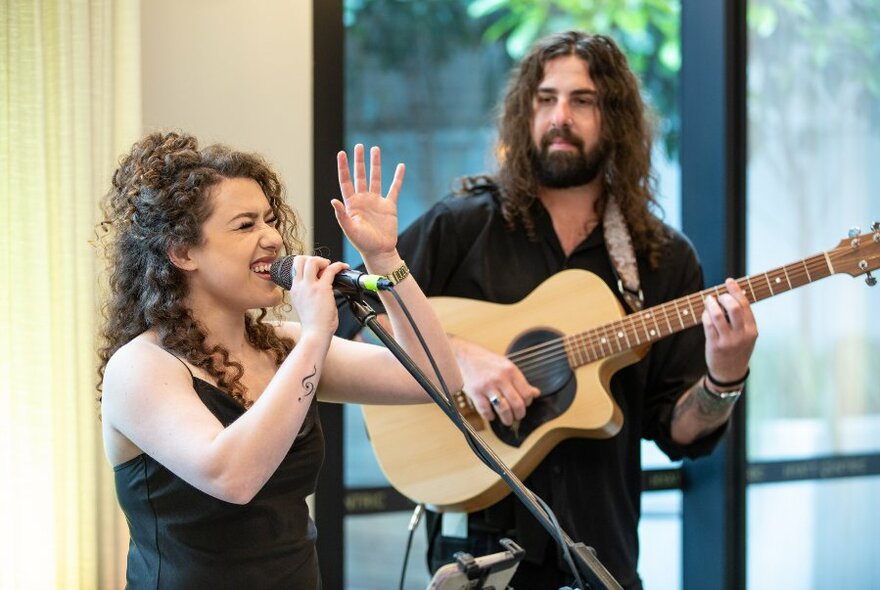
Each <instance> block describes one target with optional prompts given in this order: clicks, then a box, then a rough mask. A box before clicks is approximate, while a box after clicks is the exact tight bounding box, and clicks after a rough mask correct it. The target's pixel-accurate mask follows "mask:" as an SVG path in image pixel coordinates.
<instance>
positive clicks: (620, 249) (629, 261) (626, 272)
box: [602, 196, 645, 311]
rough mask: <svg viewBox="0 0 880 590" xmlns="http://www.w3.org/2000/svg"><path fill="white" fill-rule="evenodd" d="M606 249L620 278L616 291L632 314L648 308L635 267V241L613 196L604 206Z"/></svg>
mask: <svg viewBox="0 0 880 590" xmlns="http://www.w3.org/2000/svg"><path fill="white" fill-rule="evenodd" d="M602 225H603V226H604V230H603V234H604V235H605V248H607V250H608V257H609V258H610V259H611V267H612V268H613V269H614V272H615V274H616V275H617V290H618V291H620V294H621V295H622V296H623V300H624V301H625V302H626V304H627V305H628V306H629V308H630V310H632V311H640V310H641V309H642V308H643V307H644V305H645V295H644V293H642V288H641V284H640V283H639V269H638V266H636V252H635V248H633V243H632V237H631V236H630V235H629V229H628V228H627V227H626V220H625V219H624V218H623V211H621V210H620V205H619V204H618V203H617V199H615V198H614V196H610V197H609V198H608V199H606V202H605V213H604V214H603V216H602Z"/></svg>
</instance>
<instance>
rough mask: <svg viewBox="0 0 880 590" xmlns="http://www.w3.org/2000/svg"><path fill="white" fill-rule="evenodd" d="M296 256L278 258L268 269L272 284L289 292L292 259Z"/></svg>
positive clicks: (291, 277)
mask: <svg viewBox="0 0 880 590" xmlns="http://www.w3.org/2000/svg"><path fill="white" fill-rule="evenodd" d="M294 258H296V256H285V257H283V258H279V259H278V260H276V261H275V262H273V263H272V265H271V266H270V267H269V275H270V276H271V277H272V282H273V283H275V284H276V285H278V286H280V287H281V288H283V289H287V290H288V291H289V290H290V286H291V285H292V284H293V259H294Z"/></svg>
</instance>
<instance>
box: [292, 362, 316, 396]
mask: <svg viewBox="0 0 880 590" xmlns="http://www.w3.org/2000/svg"><path fill="white" fill-rule="evenodd" d="M317 374H318V366H317V365H314V366H313V367H312V372H311V373H310V374H308V375H306V376H305V377H303V380H302V387H303V391H304V392H305V393H304V394H303V395H301V396H300V397H298V398H297V401H300V402H301V401H303V400H304V399H305V398H307V397H310V396H312V395H313V394H314V393H315V382H314V381H313V379H312V378H313V377H314V376H315V375H317Z"/></svg>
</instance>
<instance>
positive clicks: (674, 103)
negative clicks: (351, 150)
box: [344, 0, 681, 590]
mask: <svg viewBox="0 0 880 590" xmlns="http://www.w3.org/2000/svg"><path fill="white" fill-rule="evenodd" d="M573 4H574V3H571V2H567V1H565V0H551V1H547V2H541V3H534V2H524V1H517V0H510V1H508V2H478V1H473V0H448V1H447V0H444V1H424V2H393V1H391V0H346V2H345V3H344V7H345V26H346V47H345V56H346V57H345V63H346V67H345V97H346V98H345V129H346V144H347V145H348V146H349V147H350V146H352V145H353V144H355V143H358V142H361V143H364V144H366V145H367V146H369V145H379V146H381V147H382V150H383V161H384V162H385V163H386V168H390V167H391V166H392V165H393V164H394V163H396V162H399V161H402V162H405V163H406V165H407V177H406V181H405V183H404V190H403V192H402V195H401V199H400V218H401V228H403V227H405V226H406V225H408V224H409V223H410V222H411V221H412V220H413V219H414V218H415V217H416V216H418V215H419V214H420V213H422V212H423V211H424V210H425V209H426V208H427V207H429V206H430V205H432V204H433V203H435V202H436V201H438V200H439V199H441V198H443V197H444V196H446V195H447V194H449V193H450V191H451V189H452V187H453V183H454V180H455V179H456V178H458V177H461V176H463V175H467V174H476V173H481V172H488V171H491V170H492V169H493V168H494V160H493V156H492V143H493V140H494V134H495V127H494V121H495V116H496V114H497V112H496V110H495V107H496V104H497V103H498V101H499V99H500V97H501V96H502V92H503V89H504V84H505V82H506V80H507V77H508V74H509V71H510V68H511V66H512V65H513V64H514V63H515V62H516V61H517V59H518V58H519V57H521V56H522V55H523V53H524V52H525V51H526V50H527V49H528V47H529V46H530V45H531V43H532V41H534V40H535V39H537V38H539V37H541V36H543V35H544V34H546V33H549V32H552V31H558V30H565V29H568V28H579V29H583V30H587V31H594V32H601V33H605V34H610V35H612V36H613V37H615V38H616V39H617V40H618V42H619V43H620V44H621V45H622V46H623V47H624V49H625V51H626V52H627V55H628V56H629V59H630V61H631V64H632V66H633V68H634V69H635V70H636V71H637V73H638V74H639V75H640V77H641V79H642V81H643V87H644V92H645V96H646V99H647V100H648V102H649V103H650V104H651V105H652V106H653V107H654V110H655V111H656V114H657V118H656V120H657V142H656V150H655V151H656V153H655V168H656V171H657V178H658V185H659V193H660V195H659V196H660V198H661V202H662V206H663V213H664V215H665V220H666V221H667V222H668V223H670V224H671V225H673V226H676V227H679V226H680V223H681V214H680V206H679V203H680V198H679V193H680V189H679V176H680V174H679V165H678V144H679V131H680V116H679V112H678V72H679V67H680V62H681V52H680V46H679V21H680V15H679V11H680V7H679V2H678V0H668V1H657V0H654V1H644V2H632V1H623V0H617V1H613V2H604V3H601V9H599V8H598V7H590V6H589V4H590V3H583V4H584V5H583V6H581V7H580V8H572V6H573ZM595 4H596V5H597V6H598V5H599V4H600V3H595ZM346 260H347V261H349V262H352V263H354V262H357V259H356V253H355V252H354V251H352V250H351V249H348V250H346ZM344 411H345V443H344V444H345V467H344V481H345V486H346V488H347V489H348V490H350V491H353V492H354V491H357V490H363V489H374V488H381V487H383V486H387V485H388V484H387V481H386V480H385V478H384V476H383V475H382V473H381V471H380V469H379V467H378V465H377V463H376V461H375V459H374V458H373V455H372V451H371V448H370V446H369V441H368V440H367V438H366V436H365V434H364V427H363V423H362V419H361V414H360V410H359V408H357V407H354V406H350V407H346V408H345V410H344ZM643 462H644V464H645V466H646V467H666V468H668V467H674V466H671V465H670V463H669V461H668V459H666V457H665V456H664V455H662V453H660V452H659V450H657V449H656V447H655V446H654V445H645V448H644V452H643ZM349 497H352V498H354V497H355V496H354V495H350V496H349ZM352 504H354V502H352ZM643 511H644V518H643V522H642V526H641V528H640V535H641V537H642V562H641V566H640V569H641V570H642V574H643V575H644V576H645V578H646V581H647V583H648V585H649V587H652V588H677V587H679V586H680V569H679V568H678V567H677V564H678V559H677V556H678V555H680V550H679V549H678V548H679V547H680V544H681V541H680V538H681V493H680V492H679V491H678V490H672V491H667V492H661V493H656V494H649V495H648V496H646V497H645V501H644V506H643ZM407 521H408V515H407V514H405V513H401V512H384V513H383V512H381V511H380V512H379V513H374V514H369V515H351V516H348V517H347V518H346V525H345V535H346V549H345V555H346V564H345V568H346V587H347V588H379V587H387V586H388V585H389V584H390V582H391V581H392V580H394V581H396V579H397V575H398V573H399V570H400V564H401V563H402V558H403V552H404V548H405V545H406V524H407ZM380 530H381V531H382V537H381V542H377V536H376V535H377V531H380ZM424 537H425V533H424V530H422V529H420V530H419V531H417V533H416V542H415V544H414V547H413V551H412V554H411V556H410V562H409V567H408V571H409V575H408V577H407V588H414V589H419V590H421V589H423V588H424V587H425V585H426V583H427V580H428V575H427V570H426V567H425V560H424V555H425V553H424V547H425V545H424ZM670 548H673V549H674V555H670V553H669V551H670ZM670 564H671V566H670Z"/></svg>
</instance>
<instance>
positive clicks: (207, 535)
mask: <svg viewBox="0 0 880 590" xmlns="http://www.w3.org/2000/svg"><path fill="white" fill-rule="evenodd" d="M193 387H194V388H195V390H196V392H197V393H198V395H199V398H201V400H202V402H203V403H204V404H205V405H206V406H207V407H208V409H209V410H211V413H213V414H214V415H215V416H216V417H217V419H218V420H219V421H220V422H221V423H222V424H223V426H224V427H225V426H229V425H230V424H232V423H233V422H234V421H235V420H236V419H237V418H238V417H239V416H241V415H242V414H243V413H244V408H243V407H242V406H241V405H240V404H239V403H238V402H236V401H235V400H234V399H232V398H231V397H230V396H228V395H227V394H225V393H224V392H223V391H221V390H220V389H218V388H217V387H215V386H214V385H211V384H210V383H208V382H206V381H202V380H201V379H198V378H196V377H193ZM323 459H324V435H323V432H322V430H321V422H320V420H319V418H318V409H317V404H316V403H312V405H311V407H310V408H309V410H308V413H307V414H306V418H305V420H304V422H303V426H302V428H301V429H300V432H299V434H298V435H297V438H296V440H295V441H294V443H293V445H292V446H291V449H290V451H289V452H288V453H287V455H286V456H285V457H284V460H282V462H281V465H279V466H278V469H277V470H276V471H275V473H274V474H272V477H271V478H269V481H267V482H266V485H265V486H263V488H262V489H261V490H260V491H259V492H258V493H257V495H256V496H254V498H253V500H251V501H250V502H249V503H247V504H245V505H243V506H241V505H238V504H230V503H228V502H224V501H222V500H219V499H217V498H214V497H213V496H210V495H208V494H205V493H204V492H201V491H199V490H197V489H196V488H194V487H192V486H191V485H189V484H188V483H186V482H185V481H183V480H182V479H180V478H179V477H177V476H176V475H174V474H173V473H171V472H170V471H168V470H167V469H166V468H165V467H163V466H162V465H161V464H159V463H158V462H156V461H155V460H154V459H153V458H152V457H150V456H148V455H147V454H146V453H144V454H141V455H138V456H137V457H135V458H134V459H131V460H129V461H126V462H125V463H122V464H120V465H117V466H116V467H115V468H114V471H115V480H116V494H117V496H118V498H119V504H120V506H121V507H122V511H123V512H124V513H125V519H126V521H127V522H128V529H129V533H130V535H131V541H130V543H129V547H128V568H127V572H126V587H127V588H130V589H132V590H139V589H141V588H151V589H159V588H169V589H171V588H187V589H189V588H249V589H259V588H267V589H268V588H292V589H296V590H300V589H304V590H305V589H308V590H312V589H320V588H321V579H320V575H319V573H318V558H317V553H316V551H315V538H316V536H317V532H316V530H315V524H314V522H312V519H311V517H310V516H309V511H308V507H307V505H306V501H305V499H306V496H308V495H309V494H311V493H313V492H314V491H315V483H316V480H317V477H318V471H319V470H320V467H321V463H322V462H323Z"/></svg>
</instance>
